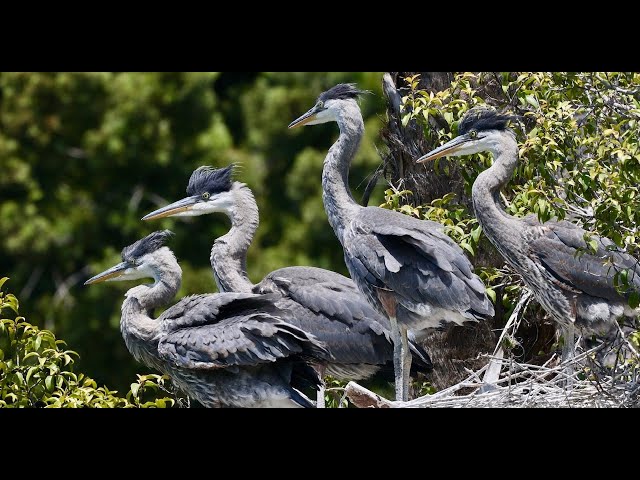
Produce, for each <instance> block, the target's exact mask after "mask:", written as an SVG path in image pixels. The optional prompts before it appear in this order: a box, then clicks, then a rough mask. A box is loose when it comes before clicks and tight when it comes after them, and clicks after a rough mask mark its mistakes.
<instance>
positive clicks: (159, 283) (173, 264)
mask: <svg viewBox="0 0 640 480" xmlns="http://www.w3.org/2000/svg"><path fill="white" fill-rule="evenodd" d="M154 274H155V276H154V280H155V281H154V283H152V284H150V285H138V286H136V287H134V288H132V289H130V290H129V291H128V292H127V293H126V294H125V296H126V299H125V300H124V302H123V303H122V315H121V318H120V331H121V332H122V336H123V338H124V340H125V344H126V345H127V348H128V349H129V351H130V352H131V354H132V355H133V356H134V357H135V358H136V360H138V361H139V362H142V363H144V364H146V365H148V366H151V367H155V368H157V366H156V364H157V352H156V350H157V341H158V338H159V336H160V331H161V324H160V322H158V321H157V320H156V319H154V318H152V317H151V314H152V312H153V310H154V309H155V308H158V307H163V306H165V305H167V304H168V303H169V302H171V300H172V299H173V298H174V297H175V296H176V294H177V293H178V290H179V289H180V283H181V279H182V270H181V268H180V266H179V265H178V262H177V261H176V260H175V257H173V254H170V257H167V258H164V259H163V261H162V262H161V266H160V268H159V269H158V270H157V271H154Z"/></svg>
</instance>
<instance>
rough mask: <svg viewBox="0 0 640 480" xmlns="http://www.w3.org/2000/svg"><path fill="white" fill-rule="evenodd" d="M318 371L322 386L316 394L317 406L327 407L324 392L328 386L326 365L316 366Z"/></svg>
mask: <svg viewBox="0 0 640 480" xmlns="http://www.w3.org/2000/svg"><path fill="white" fill-rule="evenodd" d="M316 370H317V371H318V377H320V386H319V387H318V394H317V396H316V408H325V400H324V392H325V389H326V388H327V385H326V383H325V382H324V371H325V367H324V365H321V366H318V367H317V368H316Z"/></svg>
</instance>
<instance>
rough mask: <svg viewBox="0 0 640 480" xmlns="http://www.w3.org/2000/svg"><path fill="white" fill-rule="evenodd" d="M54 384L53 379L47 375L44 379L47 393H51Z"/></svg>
mask: <svg viewBox="0 0 640 480" xmlns="http://www.w3.org/2000/svg"><path fill="white" fill-rule="evenodd" d="M54 382H55V377H53V376H51V375H49V376H48V377H47V378H45V379H44V386H45V388H46V389H47V391H48V392H53V387H54Z"/></svg>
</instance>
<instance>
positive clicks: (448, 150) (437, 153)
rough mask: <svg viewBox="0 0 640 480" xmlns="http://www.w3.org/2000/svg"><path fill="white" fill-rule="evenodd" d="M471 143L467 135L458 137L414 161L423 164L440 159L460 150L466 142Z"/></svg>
mask: <svg viewBox="0 0 640 480" xmlns="http://www.w3.org/2000/svg"><path fill="white" fill-rule="evenodd" d="M469 141H471V138H469V136H468V135H460V136H459V137H456V138H454V139H453V140H450V141H448V142H447V143H445V144H444V145H442V146H440V147H438V148H436V149H435V150H431V151H430V152H429V153H427V154H426V155H423V156H422V157H420V158H419V159H417V160H416V163H424V162H428V161H430V160H435V159H437V158H440V157H444V156H447V155H451V154H453V153H456V152H457V151H458V150H460V149H461V148H462V147H463V145H464V144H465V143H467V142H469Z"/></svg>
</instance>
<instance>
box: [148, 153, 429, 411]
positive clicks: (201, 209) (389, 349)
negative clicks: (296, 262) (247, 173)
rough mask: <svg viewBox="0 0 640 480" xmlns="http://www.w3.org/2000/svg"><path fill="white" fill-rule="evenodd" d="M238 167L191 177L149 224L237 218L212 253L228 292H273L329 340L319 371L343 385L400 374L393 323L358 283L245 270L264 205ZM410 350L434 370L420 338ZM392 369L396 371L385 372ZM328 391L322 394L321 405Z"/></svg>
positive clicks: (303, 272) (302, 271)
mask: <svg viewBox="0 0 640 480" xmlns="http://www.w3.org/2000/svg"><path fill="white" fill-rule="evenodd" d="M232 174H233V165H230V166H228V167H226V168H221V169H215V168H212V167H200V168H198V169H196V170H195V171H194V172H193V173H192V174H191V178H190V179H189V184H188V186H187V194H188V197H186V198H184V199H182V200H178V201H177V202H174V203H172V204H170V205H167V206H166V207H163V208H160V209H158V210H156V211H154V212H152V213H149V214H148V215H146V216H145V217H143V220H151V219H158V218H163V217H171V216H176V217H180V216H196V215H204V214H209V213H216V212H221V213H224V214H226V215H227V216H228V217H229V219H230V221H231V229H230V230H229V232H228V233H227V234H226V235H224V236H222V237H219V238H217V239H216V240H215V241H214V243H213V247H212V249H211V258H210V260H211V267H212V268H213V276H214V278H215V281H216V284H217V285H218V288H219V289H220V291H222V292H247V293H248V292H254V293H273V294H277V295H278V300H277V302H276V305H277V306H278V307H281V308H283V309H286V310H287V311H290V312H292V313H293V315H292V316H291V318H289V317H283V318H284V320H285V321H288V322H290V323H292V324H293V325H295V326H297V327H299V328H301V329H302V330H304V331H306V332H309V333H311V334H313V335H314V336H315V337H316V338H317V339H318V340H320V341H321V342H324V344H325V345H326V347H327V350H328V352H329V353H330V355H331V356H330V357H329V356H328V357H327V358H326V359H324V361H323V362H322V364H320V365H318V369H319V371H320V372H321V374H322V373H325V371H326V373H328V374H330V375H331V376H333V377H335V378H337V379H339V380H363V379H367V378H370V377H372V376H373V375H374V374H376V373H377V372H378V371H379V370H381V369H382V371H383V373H387V372H389V370H391V371H392V370H393V364H392V362H393V343H392V341H391V338H390V334H389V327H390V325H389V321H388V320H387V319H386V317H384V316H383V315H380V314H379V313H378V312H377V311H376V310H374V309H373V308H372V307H371V306H370V305H369V304H368V302H367V301H366V300H365V298H364V297H363V296H362V295H361V294H360V292H359V291H358V289H357V287H356V286H355V284H354V283H353V281H352V280H351V279H349V278H347V277H345V276H343V275H340V274H338V273H336V272H332V271H330V270H324V269H321V268H315V267H301V266H295V267H286V268H281V269H278V270H275V271H273V272H271V273H269V274H268V275H267V276H266V277H265V278H264V279H263V280H262V281H261V282H260V283H258V284H257V285H254V284H253V283H252V282H251V280H250V279H249V277H248V275H247V272H246V259H247V250H248V248H249V246H250V245H251V241H252V240H253V237H254V234H255V232H256V229H257V227H258V223H259V214H258V205H257V204H256V201H255V198H254V196H253V193H252V191H251V189H250V188H249V187H247V185H245V184H244V183H240V182H237V181H233V180H232ZM409 347H410V349H411V352H412V354H413V356H414V359H415V363H414V365H415V368H414V371H422V372H427V371H430V370H431V362H430V359H429V357H428V355H427V353H426V352H425V351H424V350H423V349H422V348H421V347H420V346H419V345H418V344H416V343H414V342H413V340H410V343H409ZM387 364H390V365H389V366H390V367H391V368H382V367H386V366H387ZM323 399H324V395H323V394H322V392H320V393H319V395H318V403H319V404H320V405H321V404H322V401H323Z"/></svg>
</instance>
